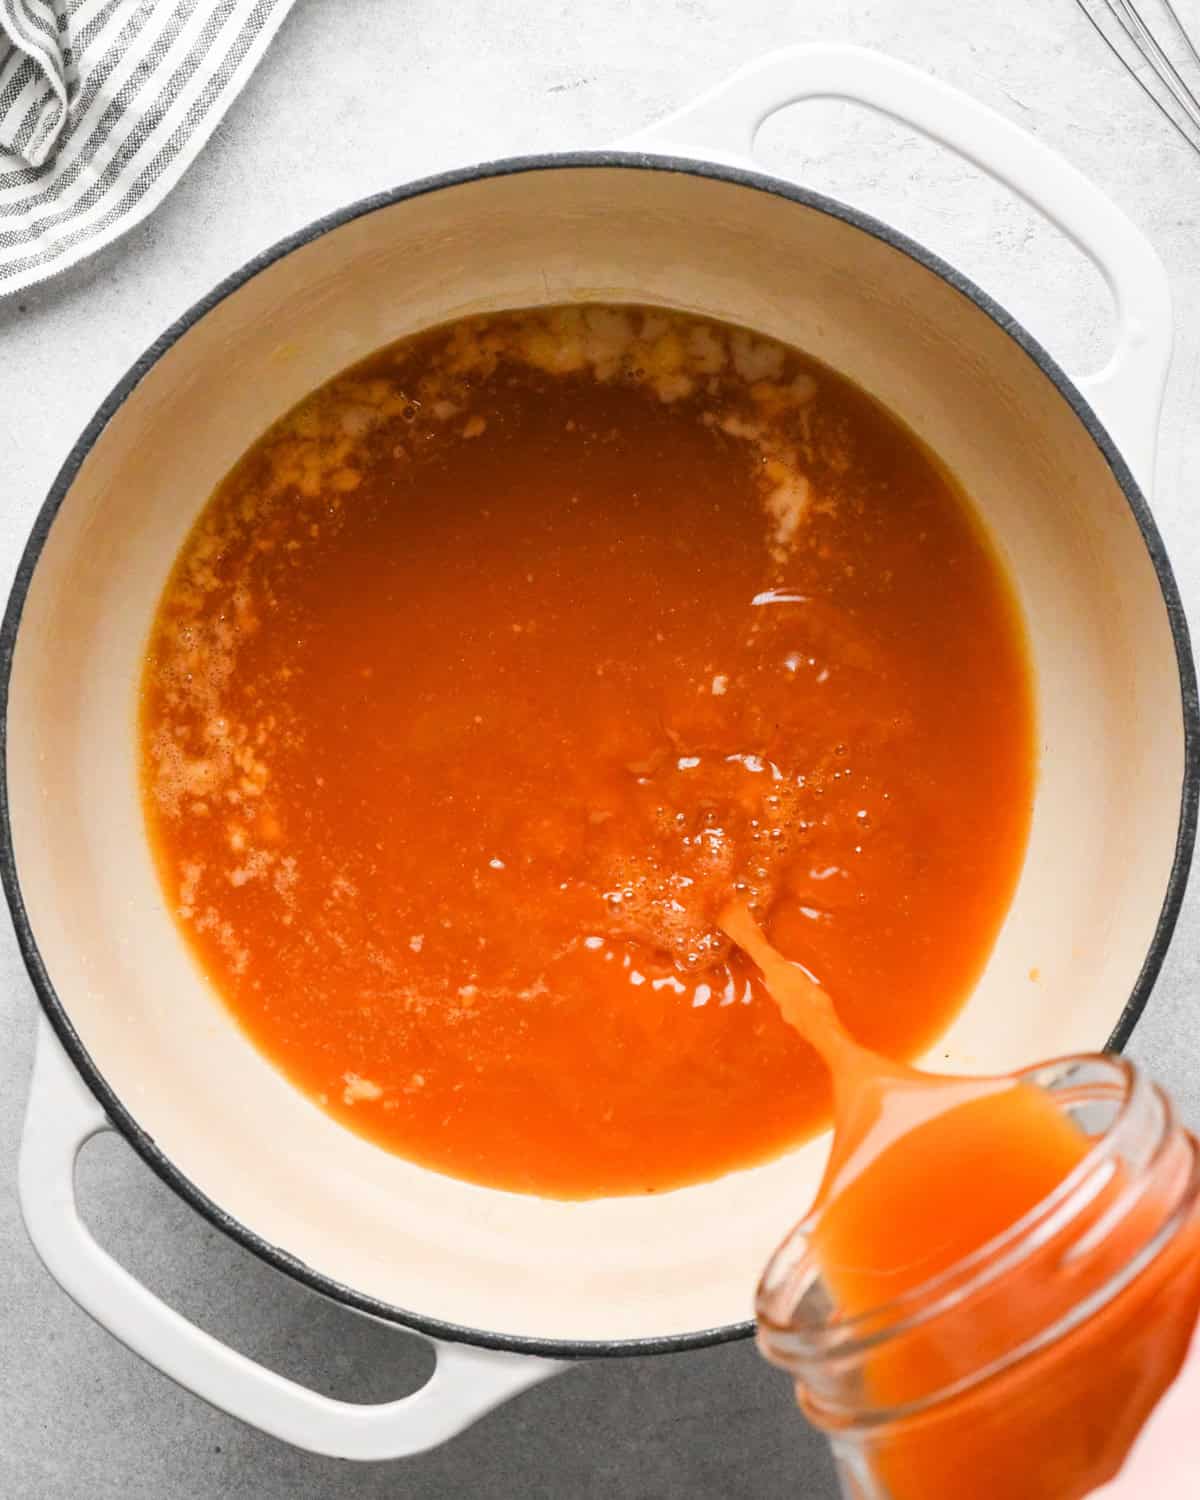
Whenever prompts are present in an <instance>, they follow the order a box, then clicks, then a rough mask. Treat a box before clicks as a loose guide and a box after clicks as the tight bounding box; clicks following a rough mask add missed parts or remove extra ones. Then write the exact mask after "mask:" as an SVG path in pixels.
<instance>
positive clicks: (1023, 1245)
mask: <svg viewBox="0 0 1200 1500" xmlns="http://www.w3.org/2000/svg"><path fill="white" fill-rule="evenodd" d="M1081 1066H1091V1067H1102V1068H1103V1069H1104V1070H1105V1071H1107V1073H1108V1075H1109V1076H1108V1079H1107V1081H1105V1080H1094V1081H1093V1082H1092V1083H1091V1085H1090V1086H1088V1087H1089V1092H1091V1093H1093V1094H1096V1092H1097V1091H1098V1092H1099V1096H1100V1097H1105V1096H1107V1097H1110V1098H1114V1099H1115V1100H1117V1110H1116V1113H1115V1115H1114V1116H1113V1118H1112V1120H1111V1121H1110V1122H1109V1123H1108V1126H1107V1128H1106V1129H1105V1130H1104V1132H1103V1134H1101V1135H1099V1136H1097V1138H1096V1140H1095V1143H1094V1145H1092V1146H1091V1147H1090V1148H1089V1150H1088V1151H1087V1153H1086V1154H1085V1155H1084V1156H1083V1158H1082V1159H1081V1160H1080V1161H1079V1162H1078V1163H1077V1164H1076V1165H1075V1166H1074V1167H1073V1168H1072V1169H1071V1171H1070V1172H1069V1173H1068V1174H1067V1175H1066V1177H1064V1178H1063V1180H1062V1181H1061V1182H1060V1183H1059V1184H1058V1185H1057V1186H1056V1187H1055V1189H1054V1190H1053V1192H1051V1193H1049V1194H1048V1195H1047V1196H1046V1197H1045V1198H1043V1199H1042V1200H1041V1201H1040V1202H1039V1203H1037V1204H1035V1205H1034V1207H1033V1208H1031V1209H1030V1210H1029V1211H1028V1212H1027V1213H1026V1214H1024V1215H1022V1217H1021V1218H1019V1219H1017V1220H1016V1221H1015V1222H1014V1223H1013V1224H1011V1225H1009V1226H1008V1227H1007V1228H1006V1229H1004V1230H1002V1231H1001V1232H1000V1233H999V1234H997V1235H995V1236H993V1237H992V1238H991V1239H990V1240H988V1241H987V1242H986V1243H984V1244H983V1245H981V1246H980V1247H979V1248H978V1249H976V1250H974V1251H972V1252H971V1253H970V1254H969V1255H966V1256H964V1257H963V1258H962V1259H961V1260H960V1261H958V1262H957V1263H956V1264H955V1265H953V1266H949V1267H947V1268H946V1269H945V1270H942V1271H940V1272H938V1273H937V1274H936V1275H934V1276H931V1277H930V1278H929V1279H928V1280H927V1281H924V1282H921V1283H920V1284H919V1285H917V1286H915V1287H912V1288H909V1289H908V1290H907V1291H905V1292H903V1293H901V1294H900V1295H899V1296H897V1297H895V1298H892V1299H891V1300H889V1301H887V1302H884V1303H881V1304H880V1305H879V1306H878V1307H875V1308H871V1309H868V1310H867V1311H865V1312H861V1313H856V1314H854V1315H853V1316H851V1317H848V1318H843V1319H837V1320H834V1319H833V1318H826V1319H825V1320H823V1321H817V1320H814V1321H813V1322H812V1323H811V1324H810V1325H809V1326H807V1327H805V1326H803V1325H801V1326H797V1324H796V1323H795V1322H793V1321H791V1320H790V1319H789V1318H783V1319H781V1318H780V1317H778V1316H777V1315H775V1314H774V1311H773V1308H772V1302H773V1301H774V1300H777V1298H778V1296H779V1292H778V1291H777V1290H776V1289H775V1288H773V1287H772V1286H771V1284H770V1283H771V1278H772V1274H773V1273H774V1272H780V1271H782V1274H783V1276H785V1277H787V1279H788V1280H789V1281H790V1282H793V1283H794V1281H795V1277H796V1273H797V1272H798V1271H803V1273H804V1279H805V1285H804V1287H803V1288H802V1289H801V1290H800V1291H799V1292H797V1293H795V1294H794V1295H791V1296H790V1297H789V1301H790V1304H791V1306H792V1307H795V1305H796V1304H797V1303H798V1302H799V1300H800V1298H801V1297H802V1296H803V1294H804V1292H805V1291H807V1290H808V1288H809V1287H811V1285H812V1284H813V1281H814V1280H815V1279H816V1277H817V1276H818V1275H819V1271H818V1269H817V1267H816V1265H815V1262H814V1259H813V1254H812V1246H811V1240H812V1230H813V1226H814V1225H815V1222H816V1219H817V1217H818V1216H819V1213H820V1210H819V1209H816V1210H813V1211H811V1212H810V1213H809V1214H807V1215H806V1216H805V1217H804V1218H803V1219H802V1220H801V1221H800V1222H799V1223H798V1224H797V1225H796V1226H795V1228H794V1229H793V1230H792V1232H791V1233H790V1234H789V1235H788V1237H787V1239H786V1240H785V1241H784V1242H783V1244H782V1245H781V1246H780V1247H779V1249H778V1250H777V1251H776V1252H775V1254H774V1255H773V1256H772V1257H771V1260H770V1261H769V1263H768V1265H767V1268H766V1270H765V1271H764V1273H763V1276H762V1280H761V1281H760V1283H759V1287H758V1293H757V1296H756V1299H755V1302H756V1311H757V1314H758V1322H759V1326H760V1329H762V1330H763V1331H765V1332H768V1333H769V1334H770V1335H772V1336H773V1337H774V1338H776V1339H779V1340H781V1341H784V1342H786V1345H787V1348H788V1350H789V1352H790V1353H792V1354H794V1355H795V1356H797V1357H798V1358H800V1359H802V1360H809V1361H812V1360H830V1359H839V1360H840V1359H843V1358H844V1359H854V1358H858V1357H860V1356H861V1355H863V1354H865V1353H866V1352H868V1351H869V1350H871V1349H872V1348H874V1347H876V1346H878V1345H879V1344H881V1343H883V1342H884V1341H886V1340H888V1339H891V1338H893V1337H896V1336H898V1335H902V1334H905V1333H908V1332H910V1331H912V1330H913V1329H915V1328H917V1327H919V1326H920V1325H921V1324H923V1323H925V1322H928V1321H930V1320H932V1319H933V1318H936V1317H937V1316H939V1315H940V1314H942V1313H945V1312H947V1311H948V1310H950V1309H951V1308H953V1307H955V1306H956V1305H957V1304H959V1303H960V1302H962V1301H964V1300H966V1298H967V1297H969V1296H972V1295H974V1294H975V1293H976V1292H978V1291H979V1290H981V1289H983V1288H985V1287H987V1286H989V1285H990V1284H991V1283H993V1282H994V1281H995V1280H996V1279H997V1278H999V1277H1000V1276H1003V1275H1006V1274H1007V1273H1008V1272H1010V1271H1012V1270H1014V1269H1015V1268H1016V1267H1018V1266H1019V1265H1020V1264H1021V1263H1022V1261H1024V1260H1025V1259H1027V1258H1028V1257H1029V1256H1030V1255H1032V1254H1033V1253H1034V1252H1035V1250H1036V1248H1037V1244H1038V1243H1041V1241H1042V1239H1043V1238H1044V1237H1045V1236H1047V1235H1048V1234H1050V1233H1053V1232H1055V1230H1056V1229H1057V1228H1059V1227H1060V1226H1061V1225H1063V1224H1065V1223H1067V1222H1069V1220H1070V1219H1071V1218H1072V1217H1074V1215H1076V1214H1077V1213H1078V1212H1079V1211H1080V1210H1081V1209H1082V1208H1083V1207H1085V1206H1086V1204H1087V1203H1088V1202H1090V1201H1091V1200H1092V1198H1093V1197H1094V1196H1095V1194H1096V1193H1097V1192H1099V1191H1100V1190H1101V1189H1102V1188H1103V1186H1104V1184H1105V1183H1106V1182H1107V1181H1109V1180H1110V1178H1111V1176H1112V1173H1113V1171H1115V1166H1114V1163H1113V1158H1114V1157H1115V1156H1116V1155H1117V1154H1118V1152H1119V1151H1120V1149H1121V1146H1122V1143H1123V1138H1124V1136H1125V1135H1126V1134H1127V1133H1128V1129H1129V1121H1130V1116H1131V1111H1132V1107H1133V1101H1134V1095H1135V1090H1136V1086H1137V1082H1138V1079H1139V1074H1138V1073H1137V1070H1136V1069H1135V1068H1134V1067H1133V1065H1132V1064H1131V1063H1129V1062H1128V1061H1127V1060H1126V1059H1125V1058H1123V1057H1119V1056H1117V1055H1115V1054H1112V1053H1075V1054H1069V1055H1067V1056H1063V1057H1058V1058H1053V1059H1051V1060H1049V1061H1048V1062H1042V1063H1038V1064H1037V1065H1035V1066H1034V1067H1030V1068H1025V1069H1019V1070H1017V1071H1015V1072H1013V1073H1012V1074H1006V1075H1001V1076H1004V1077H1009V1078H1011V1079H1012V1080H1013V1081H1014V1082H1015V1083H1029V1084H1034V1085H1036V1086H1039V1087H1043V1088H1045V1087H1047V1086H1048V1081H1047V1080H1048V1075H1055V1074H1057V1075H1059V1076H1060V1077H1063V1076H1066V1075H1069V1073H1070V1072H1071V1071H1073V1070H1077V1069H1079V1068H1080V1067H1081ZM1066 1092H1068V1091H1067V1090H1064V1093H1066ZM1038 1231H1040V1234H1039V1233H1038Z"/></svg>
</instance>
